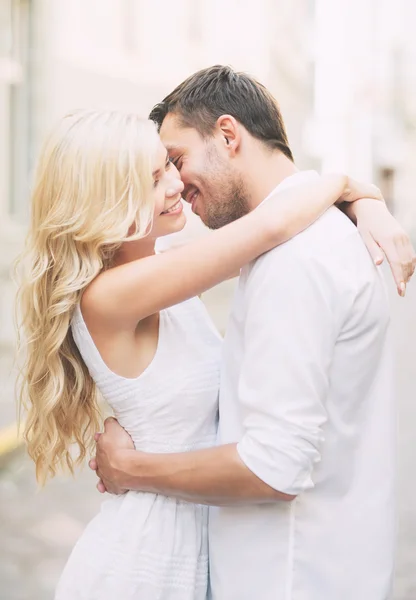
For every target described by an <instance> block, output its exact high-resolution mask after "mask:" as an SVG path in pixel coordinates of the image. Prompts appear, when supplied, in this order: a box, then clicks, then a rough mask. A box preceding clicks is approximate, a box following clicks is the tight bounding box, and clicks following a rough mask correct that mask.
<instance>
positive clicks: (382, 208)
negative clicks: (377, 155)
mask: <svg viewBox="0 0 416 600" xmlns="http://www.w3.org/2000/svg"><path fill="white" fill-rule="evenodd" d="M375 189H377V188H375ZM340 208H341V209H342V210H343V212H345V214H346V215H347V216H348V217H349V218H350V219H351V221H352V222H353V223H354V224H355V225H356V226H357V229H358V231H359V232H360V235H361V237H362V238H363V240H364V243H365V245H366V246H367V249H368V251H369V253H370V255H371V257H372V258H373V260H374V262H375V263H376V264H377V265H380V264H381V263H382V262H383V260H384V255H385V256H386V258H387V261H388V263H389V265H390V269H391V272H392V274H393V278H394V281H395V283H396V286H397V291H398V293H399V295H400V296H404V295H405V291H406V283H408V281H409V280H410V278H411V277H412V275H413V273H414V271H415V268H416V253H415V250H414V248H413V246H412V242H411V241H410V238H409V236H408V234H407V233H406V231H405V230H404V229H403V228H402V226H401V225H400V224H399V223H398V222H397V221H396V219H395V218H394V217H393V215H392V214H391V213H390V212H389V210H388V208H387V206H386V204H385V203H384V202H374V201H373V200H371V199H368V198H362V199H360V200H358V201H357V202H354V203H351V202H349V203H345V205H343V206H342V207H340Z"/></svg>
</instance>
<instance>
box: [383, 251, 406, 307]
mask: <svg viewBox="0 0 416 600" xmlns="http://www.w3.org/2000/svg"><path fill="white" fill-rule="evenodd" d="M386 256H387V260H388V261H389V265H390V268H391V272H392V274H393V279H394V281H395V283H396V286H397V291H398V294H399V296H402V297H403V296H404V295H405V293H406V276H405V273H404V269H403V264H402V262H401V260H400V259H399V257H398V255H397V251H396V249H391V250H389V249H386Z"/></svg>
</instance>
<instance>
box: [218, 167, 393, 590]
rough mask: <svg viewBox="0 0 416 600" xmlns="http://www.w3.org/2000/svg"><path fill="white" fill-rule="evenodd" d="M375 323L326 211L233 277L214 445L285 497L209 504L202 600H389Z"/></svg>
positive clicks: (347, 226) (373, 279) (384, 395)
mask: <svg viewBox="0 0 416 600" xmlns="http://www.w3.org/2000/svg"><path fill="white" fill-rule="evenodd" d="M313 177H317V175H316V174H315V173H313V172H304V173H297V174H296V175H294V176H292V177H290V178H289V179H287V180H285V182H284V184H283V185H285V186H287V185H293V184H297V183H299V182H300V181H302V180H307V178H312V179H313ZM282 187H283V186H282ZM388 323H389V308H388V301H387V295H386V290H385V286H384V281H383V278H382V274H381V272H380V270H379V269H377V268H376V267H375V266H374V265H373V262H372V260H371V258H370V256H369V255H368V252H367V250H366V248H365V246H364V244H363V243H362V241H361V238H360V236H359V234H358V232H357V230H356V228H355V227H354V226H353V225H352V223H351V222H350V221H349V220H348V219H347V218H346V217H345V216H344V215H343V214H342V213H341V212H340V211H339V210H338V209H336V208H331V209H329V210H328V211H327V212H326V213H325V214H324V215H323V216H322V217H321V218H320V219H318V221H316V222H315V223H314V224H313V225H312V226H311V227H309V228H308V229H307V230H306V231H304V232H303V233H301V234H299V235H298V236H297V237H295V238H294V239H292V240H291V241H290V242H288V243H286V244H284V245H282V246H279V247H277V248H275V249H273V250H272V251H270V252H268V253H267V254H264V255H263V256H261V257H260V258H258V259H257V260H255V261H253V262H252V263H250V264H249V265H248V266H246V267H245V268H244V269H243V270H242V272H241V277H240V282H239V286H238V289H237V291H236V296H235V301H234V305H233V309H232V314H231V318H230V322H229V325H228V329H227V334H226V338H225V343H224V355H223V370H222V374H221V380H222V381H221V390H220V429H219V443H220V444H226V443H231V442H238V452H239V455H240V457H241V459H242V460H243V462H244V463H245V464H246V466H247V467H248V468H249V469H250V470H251V471H253V473H255V474H256V475H257V476H258V477H259V478H260V479H262V480H263V481H265V482H266V483H267V484H269V485H270V486H272V487H273V488H274V489H276V490H279V491H281V492H284V493H287V494H294V495H298V497H297V498H296V499H295V500H294V501H293V502H284V501H282V502H277V503H275V504H269V505H255V506H247V507H227V508H217V507H215V508H214V507H213V508H212V509H211V512H210V571H211V586H212V597H213V600H387V599H388V598H390V590H391V583H392V572H393V553H394V537H395V522H394V521H395V518H394V453H395V452H394V451H395V425H396V423H395V414H394V406H393V396H392V375H391V362H390V356H389V354H390V353H389V343H388V339H387V338H388V335H387V330H388Z"/></svg>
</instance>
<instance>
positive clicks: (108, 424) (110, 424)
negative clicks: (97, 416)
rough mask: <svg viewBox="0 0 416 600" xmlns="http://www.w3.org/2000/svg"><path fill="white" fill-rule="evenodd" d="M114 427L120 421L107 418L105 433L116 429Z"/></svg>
mask: <svg viewBox="0 0 416 600" xmlns="http://www.w3.org/2000/svg"><path fill="white" fill-rule="evenodd" d="M114 425H118V421H117V420H116V419H115V418H114V417H107V419H106V420H105V421H104V431H108V430H109V429H111V427H114Z"/></svg>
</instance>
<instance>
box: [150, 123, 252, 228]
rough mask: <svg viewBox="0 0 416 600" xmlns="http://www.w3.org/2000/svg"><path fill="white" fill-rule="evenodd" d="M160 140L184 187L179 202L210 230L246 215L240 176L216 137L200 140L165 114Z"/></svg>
mask: <svg viewBox="0 0 416 600" xmlns="http://www.w3.org/2000/svg"><path fill="white" fill-rule="evenodd" d="M160 137H161V139H162V142H163V144H164V145H165V147H166V148H167V150H168V152H169V157H170V159H171V161H172V162H173V163H174V164H175V166H176V168H177V169H178V171H179V172H180V175H181V178H182V181H183V183H184V185H185V189H184V192H183V198H184V199H185V200H186V201H187V202H189V203H190V204H191V205H192V210H193V212H194V213H195V214H197V215H198V216H199V217H200V218H201V220H202V221H203V222H204V223H205V225H207V226H208V227H209V228H210V229H218V228H219V227H222V226H223V225H227V224H228V223H231V222H232V221H234V220H235V219H238V218H239V217H242V216H243V215H245V214H247V213H248V212H249V208H248V201H247V194H246V191H245V186H244V183H243V179H242V176H241V174H240V173H239V172H238V170H237V168H236V167H235V166H234V165H233V164H232V161H231V160H230V159H229V157H228V155H227V152H226V151H225V150H224V140H223V138H222V137H221V136H220V133H218V134H214V136H213V137H210V138H205V139H204V138H202V137H201V135H200V134H199V133H198V131H197V130H196V129H193V128H188V127H183V126H181V125H180V123H179V121H178V119H177V117H176V116H175V115H174V114H168V115H167V116H166V117H165V119H164V121H163V123H162V127H161V129H160Z"/></svg>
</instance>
